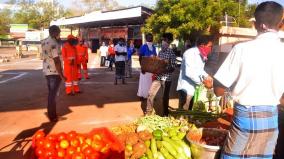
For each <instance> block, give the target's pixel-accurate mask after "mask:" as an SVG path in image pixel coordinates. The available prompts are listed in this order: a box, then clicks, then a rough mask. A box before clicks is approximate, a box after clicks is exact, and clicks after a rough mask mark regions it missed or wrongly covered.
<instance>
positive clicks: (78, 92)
mask: <svg viewBox="0 0 284 159" xmlns="http://www.w3.org/2000/svg"><path fill="white" fill-rule="evenodd" d="M75 93H77V94H80V93H83V92H82V91H77V92H75Z"/></svg>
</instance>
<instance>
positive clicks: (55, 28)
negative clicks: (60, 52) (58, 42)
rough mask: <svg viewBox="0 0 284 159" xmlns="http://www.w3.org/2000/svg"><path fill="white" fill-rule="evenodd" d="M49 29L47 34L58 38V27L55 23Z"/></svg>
mask: <svg viewBox="0 0 284 159" xmlns="http://www.w3.org/2000/svg"><path fill="white" fill-rule="evenodd" d="M48 31H49V36H50V37H52V38H55V39H59V38H60V28H59V27H58V26H56V25H52V26H50V27H49V29H48Z"/></svg>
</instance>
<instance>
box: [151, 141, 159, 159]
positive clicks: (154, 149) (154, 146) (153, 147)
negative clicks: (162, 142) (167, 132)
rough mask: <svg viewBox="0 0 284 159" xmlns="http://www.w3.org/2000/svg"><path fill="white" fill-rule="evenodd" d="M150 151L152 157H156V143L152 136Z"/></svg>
mask: <svg viewBox="0 0 284 159" xmlns="http://www.w3.org/2000/svg"><path fill="white" fill-rule="evenodd" d="M151 151H152V153H153V157H154V159H156V158H157V157H158V154H157V152H158V150H157V145H156V140H155V139H154V138H152V139H151Z"/></svg>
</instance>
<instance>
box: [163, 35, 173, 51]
mask: <svg viewBox="0 0 284 159" xmlns="http://www.w3.org/2000/svg"><path fill="white" fill-rule="evenodd" d="M173 40H174V36H173V34H172V33H164V34H163V35H162V48H164V49H166V48H168V47H169V46H170V44H171V43H172V42H173Z"/></svg>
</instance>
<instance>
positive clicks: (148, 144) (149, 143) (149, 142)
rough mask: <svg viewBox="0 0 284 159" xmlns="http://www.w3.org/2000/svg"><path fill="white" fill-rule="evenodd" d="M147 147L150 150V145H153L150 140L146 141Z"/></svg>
mask: <svg viewBox="0 0 284 159" xmlns="http://www.w3.org/2000/svg"><path fill="white" fill-rule="evenodd" d="M145 145H146V147H147V148H149V147H150V145H151V141H150V140H146V141H145Z"/></svg>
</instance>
